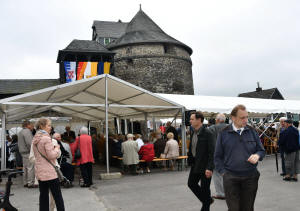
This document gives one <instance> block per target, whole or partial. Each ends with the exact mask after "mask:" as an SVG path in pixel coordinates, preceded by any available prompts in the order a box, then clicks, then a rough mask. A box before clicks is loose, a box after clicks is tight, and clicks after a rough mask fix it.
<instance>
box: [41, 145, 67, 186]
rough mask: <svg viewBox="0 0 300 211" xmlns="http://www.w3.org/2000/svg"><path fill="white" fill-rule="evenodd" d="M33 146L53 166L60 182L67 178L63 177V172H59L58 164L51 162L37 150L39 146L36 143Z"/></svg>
mask: <svg viewBox="0 0 300 211" xmlns="http://www.w3.org/2000/svg"><path fill="white" fill-rule="evenodd" d="M35 147H36V149H37V151H38V152H39V153H40V155H41V156H42V157H43V158H44V159H45V160H46V161H48V163H50V164H51V166H53V168H54V169H55V171H56V174H57V177H58V180H59V181H60V182H64V181H65V180H67V179H66V178H65V177H64V175H63V173H62V172H61V170H60V168H59V167H58V166H56V165H54V164H53V163H51V161H50V160H49V159H48V158H47V157H46V156H44V155H43V154H42V153H41V152H40V151H39V148H38V147H37V145H35Z"/></svg>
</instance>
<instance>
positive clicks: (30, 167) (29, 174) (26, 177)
mask: <svg viewBox="0 0 300 211" xmlns="http://www.w3.org/2000/svg"><path fill="white" fill-rule="evenodd" d="M22 159H23V171H24V173H23V184H24V185H27V184H28V185H34V180H35V174H34V164H33V163H31V162H29V154H22Z"/></svg>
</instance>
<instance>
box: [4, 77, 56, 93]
mask: <svg viewBox="0 0 300 211" xmlns="http://www.w3.org/2000/svg"><path fill="white" fill-rule="evenodd" d="M59 84H60V82H59V79H4V80H0V94H23V93H26V92H31V91H34V90H39V89H43V88H47V87H50V86H56V85H59Z"/></svg>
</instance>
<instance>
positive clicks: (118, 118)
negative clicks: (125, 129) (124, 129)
mask: <svg viewBox="0 0 300 211" xmlns="http://www.w3.org/2000/svg"><path fill="white" fill-rule="evenodd" d="M117 131H118V134H120V117H117Z"/></svg>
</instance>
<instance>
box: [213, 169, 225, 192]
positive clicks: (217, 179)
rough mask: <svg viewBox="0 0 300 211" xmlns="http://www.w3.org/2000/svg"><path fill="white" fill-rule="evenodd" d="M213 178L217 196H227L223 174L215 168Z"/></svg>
mask: <svg viewBox="0 0 300 211" xmlns="http://www.w3.org/2000/svg"><path fill="white" fill-rule="evenodd" d="M212 179H213V181H214V185H215V189H216V196H221V197H225V193H224V187H223V176H222V175H221V174H220V173H219V172H218V171H217V170H216V169H215V170H214V172H213V176H212Z"/></svg>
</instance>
